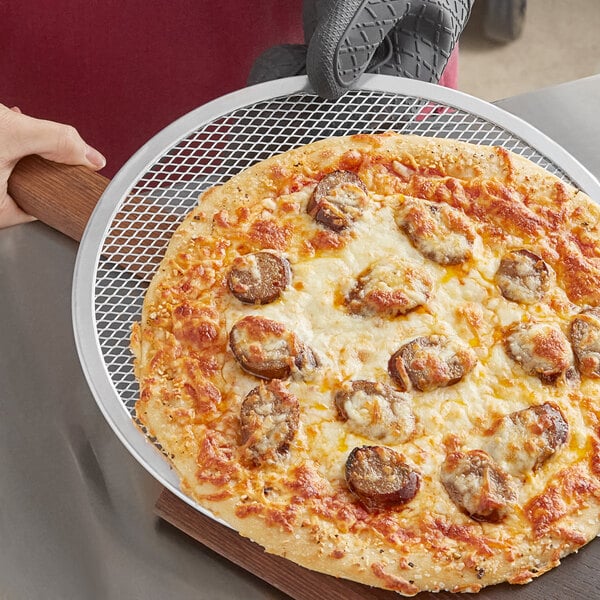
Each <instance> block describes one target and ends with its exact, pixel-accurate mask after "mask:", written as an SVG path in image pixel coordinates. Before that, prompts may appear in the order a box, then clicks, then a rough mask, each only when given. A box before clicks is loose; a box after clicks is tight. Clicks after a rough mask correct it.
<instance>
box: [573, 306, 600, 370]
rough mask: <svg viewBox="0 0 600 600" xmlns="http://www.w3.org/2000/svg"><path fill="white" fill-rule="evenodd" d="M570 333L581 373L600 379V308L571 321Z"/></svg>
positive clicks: (587, 310)
mask: <svg viewBox="0 0 600 600" xmlns="http://www.w3.org/2000/svg"><path fill="white" fill-rule="evenodd" d="M569 333H570V336H571V345H572V347H573V351H574V352H575V358H576V359H577V366H578V367H579V372H580V373H581V374H582V375H584V376H586V377H592V378H594V379H598V378H600V308H588V309H586V310H583V311H581V312H580V313H579V314H578V315H577V316H576V317H575V318H574V319H573V320H572V321H571V327H570V332H569Z"/></svg>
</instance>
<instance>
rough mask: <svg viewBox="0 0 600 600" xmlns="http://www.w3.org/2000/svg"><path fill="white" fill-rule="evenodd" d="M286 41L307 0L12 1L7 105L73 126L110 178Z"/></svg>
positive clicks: (296, 29)
mask: <svg viewBox="0 0 600 600" xmlns="http://www.w3.org/2000/svg"><path fill="white" fill-rule="evenodd" d="M284 43H285V44H294V43H303V34H302V0H285V1H280V0H275V1H274V0H252V1H247V0H238V1H234V2H227V1H226V2H208V1H207V0H174V1H172V2H164V1H158V0H125V1H123V0H87V1H85V2H82V1H81V0H52V2H47V1H46V0H37V1H36V0H21V1H20V2H5V3H3V5H2V8H1V9H0V102H2V103H3V104H6V105H8V106H13V105H17V106H19V107H20V108H21V110H22V111H23V112H25V113H27V114H30V115H33V116H38V117H42V118H46V119H50V120H53V121H59V122H62V123H69V124H71V125H74V126H75V127H76V128H77V129H78V130H79V132H80V133H81V134H82V136H83V137H84V138H85V139H86V140H87V141H88V142H89V143H90V144H91V145H93V146H95V147H96V148H98V150H100V151H101V152H102V153H103V154H104V155H105V156H106V158H107V160H108V163H107V166H106V168H105V169H104V170H103V171H102V172H103V174H105V175H106V176H107V177H112V176H113V175H114V174H115V173H116V172H117V171H118V169H119V168H120V167H121V166H122V165H123V164H124V163H125V161H126V160H127V159H128V158H129V157H130V156H131V155H132V154H133V153H134V152H135V151H136V150H137V149H138V148H139V147H141V146H142V145H143V144H144V143H145V142H146V141H148V140H149V139H150V138H151V137H152V136H153V135H154V134H155V133H157V132H158V131H160V130H161V129H162V128H163V127H165V126H166V125H168V124H169V123H171V122H172V121H173V120H175V119H176V118H178V117H180V116H182V115H183V114H185V113H187V112H189V111H190V110H192V109H194V108H196V107H197V106H200V105H201V104H204V103H205V102H207V101H209V100H212V99H213V98H216V97H218V96H221V95H223V94H226V93H228V92H231V91H233V90H236V89H239V88H242V87H244V85H245V84H246V79H247V76H248V73H249V71H250V67H251V65H252V63H253V61H254V59H255V58H256V57H257V56H258V55H259V54H260V53H261V52H263V51H264V50H266V49H267V48H270V47H271V46H275V45H277V44H284ZM454 54H455V55H456V52H455V53H454ZM454 60H455V59H454V58H453V59H452V60H451V61H450V64H449V66H448V68H447V70H446V73H445V74H444V78H445V85H449V86H450V87H456V72H457V62H456V64H455V62H453V61H454Z"/></svg>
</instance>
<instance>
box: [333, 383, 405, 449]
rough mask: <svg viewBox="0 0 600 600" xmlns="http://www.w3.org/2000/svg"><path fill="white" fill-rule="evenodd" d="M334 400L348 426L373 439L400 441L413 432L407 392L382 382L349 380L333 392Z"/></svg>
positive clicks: (386, 441) (389, 442)
mask: <svg viewBox="0 0 600 600" xmlns="http://www.w3.org/2000/svg"><path fill="white" fill-rule="evenodd" d="M334 402H335V406H336V408H337V411H338V415H339V418H340V419H341V420H342V421H346V422H347V424H348V427H349V429H351V430H352V431H353V432H355V433H358V434H359V435H362V436H364V437H367V438H370V439H372V440H377V441H380V442H382V443H384V444H402V443H403V442H406V441H407V440H408V439H410V438H411V437H412V436H413V434H414V432H415V416H414V414H413V412H412V409H411V406H410V402H409V396H408V395H407V394H402V393H400V392H398V391H396V390H394V389H393V388H391V387H390V386H389V385H385V384H384V383H379V382H374V381H364V380H356V381H352V382H351V383H347V384H345V385H344V386H343V387H342V389H340V390H338V391H337V392H336V394H335V397H334Z"/></svg>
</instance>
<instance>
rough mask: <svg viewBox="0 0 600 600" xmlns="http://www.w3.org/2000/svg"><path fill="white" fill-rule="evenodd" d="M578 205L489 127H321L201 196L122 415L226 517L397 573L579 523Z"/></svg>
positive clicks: (549, 550) (255, 534)
mask: <svg viewBox="0 0 600 600" xmlns="http://www.w3.org/2000/svg"><path fill="white" fill-rule="evenodd" d="M599 240H600V210H599V208H598V207H597V206H596V204H594V202H592V200H591V199H590V198H589V197H587V196H586V195H585V194H584V193H582V192H581V191H579V190H577V189H576V188H574V187H572V186H571V185H570V184H568V183H566V182H564V181H562V180H561V179H559V178H557V177H556V176H554V175H552V174H550V173H548V172H547V171H545V170H544V169H542V168H541V167H539V166H537V165H535V164H533V163H532V162H530V161H528V160H526V159H524V158H522V157H520V156H517V155H515V154H513V153H511V152H509V151H507V150H506V149H503V148H501V147H488V146H480V145H471V144H467V143H462V142H458V141H454V140H450V139H433V138H426V137H418V136H404V135H400V134H398V133H394V132H388V133H382V134H373V135H355V136H349V137H338V138H329V139H324V140H321V141H318V142H315V143H313V144H310V145H307V146H303V147H299V148H296V149H293V150H291V151H289V152H286V153H284V154H280V155H277V156H274V157H272V158H269V159H267V160H265V161H263V162H260V163H257V164H255V165H254V166H252V167H250V168H248V169H247V170H245V171H243V172H241V173H239V174H238V175H236V176H234V177H233V178H231V179H230V180H229V181H227V182H226V183H224V184H223V185H220V186H216V187H213V188H211V189H209V190H207V191H206V192H204V193H203V194H202V196H201V197H200V199H199V202H198V204H197V206H195V208H194V209H193V210H192V211H191V212H190V214H189V215H188V216H187V217H186V218H185V220H184V221H183V222H182V223H181V225H180V226H179V228H178V229H177V231H176V232H175V233H174V235H173V236H172V239H171V240H170V243H169V246H168V249H167V251H166V254H165V256H164V259H163V261H162V263H161V265H160V267H159V268H158V271H157V272H156V274H155V276H154V278H153V280H152V282H151V284H150V285H149V287H148V290H147V292H146V296H145V300H144V305H143V311H142V315H141V320H140V321H139V322H138V323H135V324H134V325H133V329H132V337H131V346H132V350H133V353H134V355H135V373H136V377H137V379H138V381H139V384H140V397H139V400H138V401H137V404H136V418H137V420H138V421H139V423H140V424H141V426H142V427H143V429H144V431H145V432H146V433H147V434H148V436H149V437H150V438H151V439H152V440H153V441H154V442H155V443H157V444H158V445H159V446H160V448H161V450H162V452H163V453H164V455H165V456H166V457H167V458H168V460H169V461H170V462H171V464H172V465H173V467H174V469H175V470H176V472H177V473H178V475H179V478H180V482H181V489H182V491H183V492H184V493H185V494H187V495H188V496H189V497H190V498H191V499H193V500H194V501H195V502H196V503H197V504H198V505H200V506H202V507H204V508H206V509H207V510H208V511H210V512H211V513H212V514H213V515H215V516H217V517H219V518H220V519H223V520H224V521H225V522H227V523H228V524H230V525H231V526H232V527H233V528H235V529H236V530H237V531H239V532H240V534H241V535H243V536H247V537H249V538H251V539H252V540H254V541H256V542H257V543H259V544H260V545H262V546H263V547H264V548H265V549H266V550H267V551H268V552H271V553H275V554H278V555H281V556H284V557H287V558H288V559H290V560H292V561H294V562H296V563H298V564H300V565H303V566H305V567H308V568H310V569H313V570H316V571H320V572H323V573H328V574H331V575H334V576H337V577H342V578H347V579H350V580H354V581H358V582H362V583H364V584H368V585H371V586H377V587H380V588H385V589H389V590H395V591H397V592H399V593H400V594H403V595H406V596H411V595H414V594H417V593H418V592H420V591H423V590H430V591H439V590H450V591H455V592H457V591H462V592H475V591H478V590H480V589H481V588H483V587H484V586H488V585H491V584H495V583H498V582H502V581H508V582H511V583H517V584H522V583H527V582H529V581H531V580H532V579H533V578H535V577H537V576H539V575H541V574H542V573H544V572H546V571H548V570H549V569H551V568H553V567H555V566H557V565H558V564H559V562H560V560H561V558H562V557H564V556H565V555H567V554H569V553H571V552H574V551H576V550H577V549H579V548H580V547H581V546H583V545H584V544H586V543H587V542H588V541H590V540H591V539H592V538H594V537H595V536H596V535H597V534H598V532H599V529H600V525H599V524H600V518H599V517H600V243H599Z"/></svg>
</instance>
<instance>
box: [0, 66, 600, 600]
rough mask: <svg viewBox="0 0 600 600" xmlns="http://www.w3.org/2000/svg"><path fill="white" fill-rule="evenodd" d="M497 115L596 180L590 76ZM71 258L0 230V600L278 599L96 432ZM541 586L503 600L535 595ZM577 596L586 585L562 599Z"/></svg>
mask: <svg viewBox="0 0 600 600" xmlns="http://www.w3.org/2000/svg"><path fill="white" fill-rule="evenodd" d="M498 105H499V106H501V107H502V108H504V109H506V110H508V111H510V112H512V113H514V114H516V115H518V116H520V117H522V118H524V119H525V120H527V121H529V122H530V123H532V124H533V125H535V126H536V127H538V128H539V129H540V130H542V131H543V132H544V133H546V134H547V135H549V136H550V137H552V138H553V139H555V140H556V141H557V142H558V143H559V144H561V145H563V146H564V147H565V148H566V149H567V150H568V151H570V152H571V153H572V154H573V155H574V156H575V157H576V158H578V159H579V160H580V161H581V162H582V163H583V164H584V165H585V166H587V167H588V168H589V169H590V170H591V171H592V172H593V173H594V174H595V175H596V176H597V177H600V153H599V152H598V151H597V150H596V147H597V143H598V142H597V141H598V140H599V139H600V116H599V115H598V112H597V107H598V106H600V76H595V77H590V78H587V79H583V80H579V81H575V82H573V83H568V84H564V85H560V86H556V87H552V88H548V89H545V90H540V91H538V92H534V93H531V94H525V95H522V96H518V97H515V98H510V99H507V100H503V101H501V102H499V103H498ZM599 200H600V199H599ZM76 252H77V244H75V243H74V242H72V241H71V240H69V239H67V238H65V237H64V236H62V235H60V234H58V233H57V232H55V231H53V230H51V229H50V228H48V227H46V226H45V225H43V224H41V223H32V224H28V225H22V226H17V227H13V228H10V229H7V230H3V231H1V232H0V282H1V283H0V286H1V287H0V382H2V383H1V387H0V410H1V414H0V599H1V600H28V599H31V600H34V599H35V600H38V599H42V598H43V599H44V600H55V599H56V600H59V599H60V600H67V599H71V598H72V599H77V600H79V599H84V600H88V599H89V600H96V599H98V600H112V599H117V598H118V599H120V598H127V599H134V598H144V599H146V600H154V599H156V600H158V599H161V600H162V599H163V598H173V599H177V600H188V599H189V600H192V599H193V600H199V599H205V598H206V599H211V600H219V599H227V600H231V599H237V598H242V597H243V598H245V600H268V599H279V600H281V599H283V598H286V596H285V595H283V594H281V593H279V592H277V591H276V590H274V589H273V588H271V587H270V586H268V585H267V584H265V583H263V582H262V581H260V580H259V579H257V578H255V577H253V576H252V575H250V574H248V573H246V572H245V571H243V570H241V569H239V568H237V567H235V566H234V565H232V564H231V563H229V562H228V561H226V560H224V559H222V558H221V557H219V556H218V555H216V554H214V553H213V552H211V551H210V550H207V549H205V548H204V547H203V546H201V545H200V544H198V543H196V542H194V541H193V540H191V539H190V538H188V537H187V536H186V535H184V534H182V533H180V532H179V531H177V530H175V529H174V528H172V527H171V526H169V525H167V524H165V523H164V522H162V521H160V520H159V519H157V518H156V517H155V516H154V513H153V506H154V502H155V501H156V499H157V498H158V495H159V492H160V485H159V484H158V483H157V482H156V481H154V480H153V479H152V478H151V477H150V475H148V474H147V473H146V471H145V470H144V469H143V468H142V467H141V466H140V465H139V464H138V463H137V462H136V461H135V460H134V459H133V458H132V457H131V456H130V455H129V453H128V452H127V450H126V449H125V448H124V447H123V446H122V444H121V442H120V441H119V440H118V439H117V437H116V435H115V434H114V433H113V432H112V430H111V429H110V428H109V426H108V425H107V424H106V422H105V421H104V419H103V417H102V415H101V413H100V411H99V409H98V408H97V406H96V403H95V401H94V399H93V397H92V395H91V393H90V391H89V389H88V387H87V384H86V381H85V378H84V376H83V374H82V371H81V368H80V366H79V360H78V357H77V354H76V350H75V344H74V341H73V334H72V325H71V304H70V296H71V284H72V273H73V266H74V262H75V256H76ZM599 543H600V542H595V544H596V545H598V544H599ZM592 553H593V554H594V555H595V554H597V553H600V549H598V551H596V548H595V546H594V548H593V549H592V550H590V549H589V547H586V548H584V549H583V550H582V551H581V552H580V553H579V555H578V556H577V557H576V559H574V558H573V557H570V558H568V559H567V560H566V561H565V565H564V566H563V567H561V568H559V569H558V570H555V571H553V572H551V573H549V574H547V575H545V576H544V578H542V579H545V578H555V577H556V578H558V579H556V581H558V580H559V579H560V578H561V577H562V576H563V575H564V573H565V572H564V571H562V572H561V569H567V568H568V569H569V573H570V574H571V575H572V574H573V573H577V572H579V571H581V576H582V578H584V576H585V575H586V573H587V572H588V570H589V569H590V568H591V561H590V560H588V559H589V558H590V557H591V556H592ZM587 577H588V580H589V574H588V575H587ZM540 582H541V580H538V581H536V582H534V583H533V584H531V586H527V588H530V589H531V592H527V593H521V592H517V593H516V594H514V595H513V596H511V597H515V596H517V597H519V598H526V597H527V598H529V597H530V598H534V597H535V595H534V594H535V590H536V589H537V590H539V591H541V588H539V587H538V586H539V583H540ZM598 583H599V584H600V576H599V578H598ZM520 589H525V588H520ZM548 589H550V590H552V589H553V588H552V586H548V584H547V583H546V584H545V585H544V597H545V598H546V599H548V600H551V599H552V598H554V596H552V593H551V592H549V591H548ZM510 593H512V591H511V590H509V589H508V588H506V589H505V590H503V591H502V592H501V595H502V597H505V595H508V594H510ZM559 596H560V599H561V600H562V598H563V597H564V590H563V591H561V592H560V594H559V595H557V596H556V598H557V600H558V598H559ZM316 597H317V596H316ZM480 597H482V598H483V597H488V596H487V593H485V594H483V595H480ZM589 597H591V596H590V589H589V587H586V588H585V589H574V590H573V593H572V594H570V595H569V598H570V599H571V600H575V599H578V598H581V599H583V598H589Z"/></svg>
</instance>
